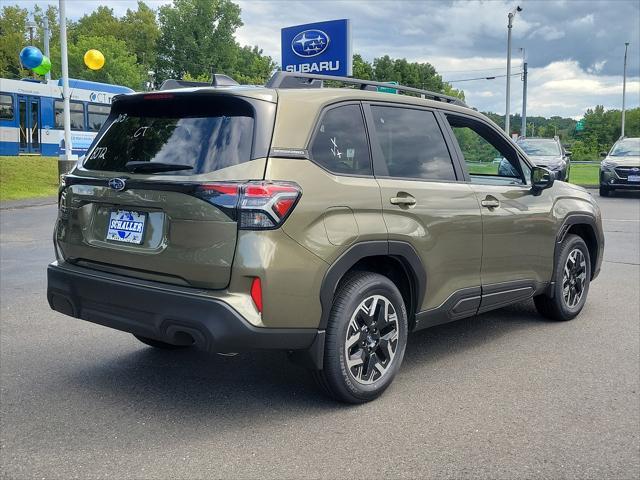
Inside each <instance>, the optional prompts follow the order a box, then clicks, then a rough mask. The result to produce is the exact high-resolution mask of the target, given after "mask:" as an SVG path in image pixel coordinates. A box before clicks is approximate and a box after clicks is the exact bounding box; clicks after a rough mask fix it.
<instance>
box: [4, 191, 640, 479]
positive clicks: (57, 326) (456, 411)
mask: <svg viewBox="0 0 640 480" xmlns="http://www.w3.org/2000/svg"><path fill="white" fill-rule="evenodd" d="M595 195H597V193H595ZM598 201H599V203H600V205H601V207H602V210H603V215H604V219H605V221H604V226H605V230H606V251H605V260H604V264H603V267H602V273H601V274H600V277H599V278H598V279H597V280H596V281H595V282H594V283H593V284H592V287H591V291H590V293H589V298H588V301H587V304H586V306H585V309H584V311H583V312H582V314H581V315H580V316H579V317H578V318H577V319H575V320H574V321H571V322H566V323H553V322H548V321H544V320H542V319H541V318H540V317H538V315H537V314H536V313H535V310H534V308H533V305H532V303H531V302H527V303H524V304H520V305H516V306H513V307H509V308H505V309H502V310H498V311H494V312H490V313H488V314H485V315H482V316H479V317H476V318H471V319H466V320H461V321H458V322H455V323H451V324H448V325H442V326H439V327H435V328H431V329H429V330H424V331H421V332H417V333H416V334H414V335H413V336H411V337H410V341H409V346H408V348H407V353H406V357H405V362H404V364H403V366H402V369H401V371H400V373H399V375H398V377H397V378H396V380H395V382H394V383H393V385H392V386H391V387H390V389H389V390H388V391H387V392H386V393H385V394H384V395H383V396H382V397H381V398H380V399H378V400H377V401H375V402H372V403H369V404H367V405H361V406H344V405H340V404H336V403H334V402H332V401H331V400H328V399H325V398H324V397H323V396H322V395H321V394H320V393H319V392H318V391H317V390H316V388H315V386H314V384H313V382H312V381H311V379H310V378H309V376H308V375H307V373H306V372H305V371H304V370H303V369H301V368H299V367H296V366H295V365H293V364H291V363H289V362H288V360H287V359H286V357H285V355H284V354H279V353H252V354H241V355H238V356H235V357H223V356H219V355H207V354H204V353H199V352H195V351H178V352H161V351H156V350H154V349H153V348H149V347H147V346H145V345H143V344H141V343H139V342H138V341H137V340H136V339H135V338H133V337H132V336H131V335H127V334H125V333H121V332H117V331H114V330H110V329H107V328H104V327H100V326H97V325H93V324H89V323H87V322H83V321H80V320H74V319H71V318H69V317H65V316H63V315H61V314H58V313H56V312H53V311H51V310H50V309H49V307H48V305H47V302H46V298H45V287H46V279H45V268H46V265H47V263H48V262H49V261H51V260H52V257H53V249H52V246H51V236H52V223H53V219H54V218H55V206H54V205H45V206H32V207H29V208H20V209H7V210H2V211H1V212H0V241H1V243H0V245H1V248H0V307H1V320H0V414H1V431H0V459H1V465H0V466H1V470H0V476H1V477H2V478H65V479H69V478H82V479H88V478H118V479H121V478H190V479H191V478H232V477H233V478H300V477H307V478H309V477H311V478H412V479H413V478H433V477H438V478H442V477H455V478H479V477H482V478H505V479H507V478H508V479H512V478H524V477H527V478H553V479H556V478H594V479H601V478H612V479H626V478H638V472H640V442H639V439H640V393H639V388H640V385H639V384H640V329H639V324H640V197H639V196H632V195H625V196H624V197H622V196H619V197H615V198H602V199H601V198H598Z"/></svg>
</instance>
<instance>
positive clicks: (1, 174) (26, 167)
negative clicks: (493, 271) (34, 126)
mask: <svg viewBox="0 0 640 480" xmlns="http://www.w3.org/2000/svg"><path fill="white" fill-rule="evenodd" d="M599 168H600V163H599V162H594V163H593V164H592V165H584V164H583V165H576V164H573V165H571V178H570V181H571V183H576V184H578V185H598V182H599V180H598V173H599ZM496 169H497V166H496V165H492V164H488V165H482V166H475V168H474V173H494V172H495V171H496ZM57 192H58V159H57V157H0V201H5V200H21V199H25V198H36V197H46V196H50V195H55V194H56V193H57Z"/></svg>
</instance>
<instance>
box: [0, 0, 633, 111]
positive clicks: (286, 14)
mask: <svg viewBox="0 0 640 480" xmlns="http://www.w3.org/2000/svg"><path fill="white" fill-rule="evenodd" d="M1 1H2V3H5V2H7V3H10V2H11V0H1ZM235 1H236V3H238V4H239V5H240V7H241V8H242V21H243V22H244V26H242V27H241V28H240V29H239V30H238V31H237V34H236V38H237V40H238V41H239V42H240V43H241V44H243V45H258V46H259V47H260V48H262V49H263V50H264V52H265V53H266V54H268V55H270V56H272V57H273V58H274V59H275V60H276V62H278V63H279V62H280V29H281V28H282V27H286V26H291V25H297V24H303V23H312V22H316V21H324V20H331V19H338V18H349V19H350V20H351V29H352V35H353V42H352V43H353V51H354V53H360V54H361V55H362V56H363V57H364V58H365V59H366V60H369V61H372V60H373V59H374V58H376V57H380V56H383V55H389V56H391V57H395V58H406V59H407V60H409V61H420V62H429V63H431V64H432V65H434V66H435V67H436V69H437V70H438V72H439V73H440V74H441V75H442V77H443V79H444V80H447V81H451V83H452V85H453V86H454V87H455V88H460V89H463V90H464V92H465V95H466V100H467V103H468V104H469V105H471V106H473V107H475V108H477V109H478V110H481V111H491V112H496V113H501V114H503V113H504V112H505V88H506V81H505V78H504V77H498V78H496V79H493V80H486V79H484V77H487V76H494V75H505V74H506V50H507V47H506V45H507V13H508V12H509V11H510V10H511V9H513V8H514V7H515V6H516V5H520V6H521V7H522V8H523V10H522V12H519V13H518V14H517V15H516V18H515V20H514V23H513V30H512V34H513V38H512V71H513V72H514V73H517V72H520V71H521V68H522V56H523V52H522V49H524V54H525V56H526V61H527V63H528V72H529V82H528V101H527V113H528V115H542V116H546V117H549V116H552V115H560V116H563V117H573V118H576V119H578V118H580V117H581V116H582V115H583V114H584V112H585V110H586V109H587V108H592V107H594V106H595V105H598V104H601V105H604V106H605V108H618V109H619V108H621V104H622V83H623V82H622V71H623V58H624V49H625V46H624V44H625V42H630V45H629V54H628V65H627V106H628V107H629V108H633V107H637V106H639V105H640V1H638V0H604V1H599V0H586V1H581V0H520V2H512V1H502V0H494V1H479V0H472V1H465V2H462V1H444V0H443V1H435V0H423V1H418V0H413V1H411V0H402V1H401V0H398V1H386V0H378V1H376V0H368V1H365V0H351V1H347V0H339V1H336V0H323V1H311V0H284V1H283V0H277V1H268V0H235ZM19 3H20V4H21V5H22V6H24V7H27V8H29V7H30V6H32V5H33V4H35V3H39V4H41V5H43V4H46V3H53V4H57V3H58V2H57V1H55V0H47V1H34V0H21V1H20V2H19ZM146 3H147V4H148V5H149V6H151V7H152V8H157V7H159V6H160V5H162V4H165V3H169V2H168V0H150V1H147V2H146ZM101 4H106V5H108V6H109V7H111V8H113V10H114V13H115V14H116V15H122V14H124V12H125V11H126V10H127V8H132V9H135V8H136V0H110V1H109V2H104V1H102V2H101V1H92V0H67V15H68V16H69V17H70V18H73V19H78V18H79V17H81V16H82V15H83V14H85V13H88V12H91V11H92V10H93V9H95V8H96V7H97V6H98V5H101ZM477 77H482V78H483V79H481V80H472V81H459V80H466V79H473V78H477ZM511 92H512V93H511V112H512V113H515V112H520V111H521V108H522V81H521V77H520V76H519V75H517V76H513V77H512V81H511Z"/></svg>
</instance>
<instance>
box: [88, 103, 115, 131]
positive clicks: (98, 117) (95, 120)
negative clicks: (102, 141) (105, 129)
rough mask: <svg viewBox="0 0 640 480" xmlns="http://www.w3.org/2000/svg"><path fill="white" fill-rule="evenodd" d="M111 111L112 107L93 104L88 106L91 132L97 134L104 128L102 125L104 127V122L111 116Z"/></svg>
mask: <svg viewBox="0 0 640 480" xmlns="http://www.w3.org/2000/svg"><path fill="white" fill-rule="evenodd" d="M109 110H111V107H109V106H108V105H95V104H93V103H90V104H89V105H87V116H88V118H89V130H90V131H92V132H97V131H98V130H100V128H102V125H104V122H105V121H106V120H107V117H108V116H109Z"/></svg>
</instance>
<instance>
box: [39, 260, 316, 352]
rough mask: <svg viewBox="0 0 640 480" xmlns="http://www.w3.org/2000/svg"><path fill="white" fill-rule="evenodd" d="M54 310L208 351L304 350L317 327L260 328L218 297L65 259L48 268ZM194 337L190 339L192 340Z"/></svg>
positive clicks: (314, 335)
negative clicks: (193, 345) (66, 261)
mask: <svg viewBox="0 0 640 480" xmlns="http://www.w3.org/2000/svg"><path fill="white" fill-rule="evenodd" d="M47 280H48V283H47V300H48V301H49V305H50V306H51V308H52V309H53V310H56V311H58V312H60V313H64V314H65V315H69V316H72V317H76V318H81V319H83V320H87V321H89V322H93V323H97V324H100V325H104V326H107V327H111V328H115V329H117V330H122V331H124V332H129V333H134V334H136V335H140V336H143V337H148V338H153V339H156V340H160V341H162V342H166V343H171V344H177V345H184V344H185V343H187V344H188V343H194V344H195V345H196V346H197V347H198V348H201V349H203V350H206V351H209V352H239V351H246V350H256V349H277V350H304V349H308V348H309V347H310V346H311V345H312V344H313V342H314V340H315V338H316V336H317V334H318V331H317V330H316V329H302V328H301V329H285V328H261V327H255V326H253V325H251V324H250V323H249V322H247V321H246V320H245V319H244V318H243V317H242V316H241V315H240V314H239V313H238V312H236V311H235V310H234V309H233V308H231V307H230V306H229V305H228V304H226V303H225V302H223V301H221V300H217V299H214V298H211V297H207V296H205V295H202V294H197V293H193V292H189V289H186V288H173V287H172V288H171V289H168V288H166V287H164V286H162V285H161V284H158V283H156V282H148V281H138V280H135V281H134V280H132V279H128V278H126V277H121V276H118V275H112V274H106V273H103V272H95V271H93V270H90V269H86V268H82V267H76V266H71V265H67V264H62V265H60V264H58V263H57V262H56V263H52V264H51V265H49V267H48V269H47ZM191 339H193V342H191Z"/></svg>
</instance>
